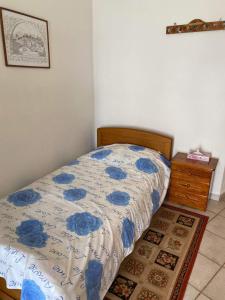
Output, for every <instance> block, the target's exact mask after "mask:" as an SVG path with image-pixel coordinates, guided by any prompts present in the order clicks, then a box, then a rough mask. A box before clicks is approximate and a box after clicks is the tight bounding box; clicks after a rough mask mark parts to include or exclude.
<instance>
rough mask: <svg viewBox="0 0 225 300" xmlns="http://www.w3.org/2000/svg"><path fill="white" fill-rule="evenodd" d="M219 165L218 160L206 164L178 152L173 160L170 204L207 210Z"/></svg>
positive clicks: (169, 194) (212, 159)
mask: <svg viewBox="0 0 225 300" xmlns="http://www.w3.org/2000/svg"><path fill="white" fill-rule="evenodd" d="M217 163H218V159H216V158H211V159H210V161H209V163H205V162H200V161H195V160H190V159H187V154H186V153H180V152H178V153H177V154H176V155H175V157H174V158H173V159H172V168H171V182H170V187H169V192H168V196H169V199H168V200H169V202H174V203H178V204H183V205H186V206H190V207H193V208H198V209H200V210H206V208H207V203H208V197H209V191H210V184H211V179H212V174H213V172H214V171H215V169H216V166H217Z"/></svg>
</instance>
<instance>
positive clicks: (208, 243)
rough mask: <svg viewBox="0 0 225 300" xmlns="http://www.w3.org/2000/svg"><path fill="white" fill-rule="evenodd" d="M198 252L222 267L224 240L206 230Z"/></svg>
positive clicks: (224, 253) (224, 256) (224, 249)
mask: <svg viewBox="0 0 225 300" xmlns="http://www.w3.org/2000/svg"><path fill="white" fill-rule="evenodd" d="M222 249H223V250H222ZM199 252H200V253H201V254H203V255H205V256H207V257H208V258H210V259H211V260H213V261H214V262H216V263H217V264H219V265H221V266H222V265H223V264H224V263H225V240H224V239H222V238H220V237H218V236H216V235H215V234H213V233H211V232H209V231H207V230H206V231H205V232H204V235H203V239H202V242H201V246H200V249H199Z"/></svg>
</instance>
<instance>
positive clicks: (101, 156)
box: [91, 149, 112, 160]
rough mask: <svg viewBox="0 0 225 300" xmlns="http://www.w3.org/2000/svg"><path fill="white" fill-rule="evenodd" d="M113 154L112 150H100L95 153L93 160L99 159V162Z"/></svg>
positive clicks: (92, 156)
mask: <svg viewBox="0 0 225 300" xmlns="http://www.w3.org/2000/svg"><path fill="white" fill-rule="evenodd" d="M111 153H112V150H110V149H108V150H100V151H97V152H95V153H94V154H92V155H91V158H94V159H97V160H102V159H105V158H106V157H107V156H109V155H110V154H111Z"/></svg>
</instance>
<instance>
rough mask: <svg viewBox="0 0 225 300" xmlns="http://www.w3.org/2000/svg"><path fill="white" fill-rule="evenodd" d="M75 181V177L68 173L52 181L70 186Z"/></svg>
mask: <svg viewBox="0 0 225 300" xmlns="http://www.w3.org/2000/svg"><path fill="white" fill-rule="evenodd" d="M74 179H75V176H74V175H73V174H68V173H61V174H59V175H57V176H54V177H53V178H52V180H53V181H54V182H55V183H58V184H69V183H71V182H73V181H74Z"/></svg>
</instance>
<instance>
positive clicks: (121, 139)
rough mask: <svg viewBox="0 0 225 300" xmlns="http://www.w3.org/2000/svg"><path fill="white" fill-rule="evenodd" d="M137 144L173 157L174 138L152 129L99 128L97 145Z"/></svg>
mask: <svg viewBox="0 0 225 300" xmlns="http://www.w3.org/2000/svg"><path fill="white" fill-rule="evenodd" d="M111 144H135V145H140V146H144V147H147V148H151V149H153V150H156V151H159V152H161V153H162V154H163V155H164V156H165V157H166V158H167V159H169V160H170V159H171V156H172V148H173V138H172V137H170V136H167V135H163V134H158V133H156V132H152V131H146V130H141V129H132V128H118V127H102V128H98V129H97V146H98V147H99V146H105V145H111Z"/></svg>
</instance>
